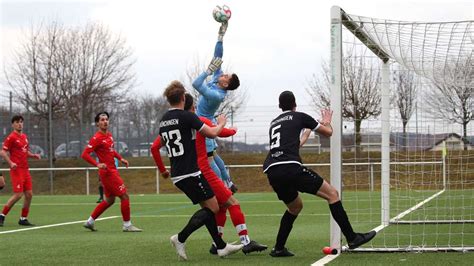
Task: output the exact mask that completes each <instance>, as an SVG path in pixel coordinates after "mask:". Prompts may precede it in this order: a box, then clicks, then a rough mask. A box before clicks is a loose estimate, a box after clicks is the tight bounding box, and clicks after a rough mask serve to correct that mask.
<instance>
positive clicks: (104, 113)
mask: <svg viewBox="0 0 474 266" xmlns="http://www.w3.org/2000/svg"><path fill="white" fill-rule="evenodd" d="M101 115H106V116H107V118H109V117H110V116H109V113H107V112H106V111H103V112H100V113H98V114H96V115H95V118H94V121H95V122H96V123H97V122H99V120H100V116H101Z"/></svg>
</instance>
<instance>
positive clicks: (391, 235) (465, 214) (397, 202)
mask: <svg viewBox="0 0 474 266" xmlns="http://www.w3.org/2000/svg"><path fill="white" fill-rule="evenodd" d="M472 24H473V21H459V22H406V21H393V20H385V19H375V18H368V17H362V16H357V15H352V14H348V13H346V12H345V11H344V10H342V9H341V8H340V7H338V6H333V7H332V8H331V25H330V27H331V28H330V34H331V37H330V41H331V45H330V49H331V55H330V91H331V109H332V110H333V121H332V125H333V135H332V137H331V150H330V151H331V155H330V156H331V158H330V161H331V168H330V170H331V176H330V180H331V184H332V185H333V186H334V187H335V188H336V190H337V191H338V192H339V194H340V196H341V199H342V201H343V202H344V206H345V208H346V211H347V212H348V214H349V219H350V220H351V222H352V224H353V225H354V227H355V228H354V229H355V230H356V231H366V230H370V229H372V230H376V231H377V232H378V236H377V237H376V238H375V239H374V241H373V243H372V242H371V243H368V244H366V245H364V246H363V247H361V248H358V249H356V250H354V251H382V252H383V251H386V252H394V251H471V250H474V233H472V229H471V228H472V227H470V226H474V225H470V223H473V222H474V207H472V206H474V147H471V146H468V147H467V146H464V147H465V148H464V149H462V150H461V149H460V150H456V149H454V150H452V151H450V154H449V156H447V155H446V147H445V146H444V148H443V149H442V150H443V151H442V152H439V150H437V149H436V145H445V143H446V141H447V139H448V138H449V137H450V136H452V135H453V133H454V132H460V131H461V129H460V128H461V127H460V126H457V125H456V124H455V123H453V122H452V121H446V119H444V120H442V119H441V118H439V117H436V116H435V115H433V110H431V111H429V110H428V109H429V107H428V106H427V101H428V100H429V97H428V95H431V94H432V93H433V90H434V89H433V88H435V87H437V86H447V87H456V88H457V87H460V88H466V87H467V88H471V90H472V86H473V85H474V81H473V79H474V77H473V74H472V73H473V72H472V65H473V63H472V62H473V61H472V59H473V58H472V50H473V48H474V45H473V43H472V38H473V35H474V34H473V29H472ZM347 57H354V58H357V60H360V62H361V63H358V62H359V61H357V60H356V63H355V64H354V65H355V66H357V67H360V68H359V69H357V70H355V71H359V72H363V71H373V69H372V67H371V66H375V67H376V69H377V70H376V71H373V72H374V73H371V74H372V75H374V76H375V77H376V78H375V79H374V80H376V81H375V82H376V83H377V88H378V93H379V95H380V113H379V114H378V115H374V117H372V118H370V119H369V118H365V119H366V121H363V122H362V123H365V124H364V125H365V128H363V130H365V131H363V132H357V133H356V132H355V130H356V129H355V128H356V127H354V129H353V130H354V132H352V133H350V132H347V131H344V128H345V127H344V123H347V119H346V120H344V119H345V118H344V117H343V107H344V106H343V104H344V103H345V102H344V97H346V96H345V94H344V93H345V89H344V86H345V84H346V83H347V82H348V81H347V79H348V77H346V76H345V75H347V73H346V72H347V70H346V71H345V70H344V68H346V67H347V66H346V65H345V64H344V63H343V62H345V61H344V60H345V59H346V58H347ZM366 64H367V65H366ZM368 65H370V67H368ZM466 68H468V69H467V70H466ZM460 69H463V70H462V71H460ZM402 73H409V74H410V75H411V76H413V77H414V80H415V83H416V84H412V85H413V86H417V87H418V91H416V97H415V98H414V99H415V101H416V102H417V104H416V107H415V108H416V109H412V111H411V113H410V115H409V116H408V118H406V117H402V114H401V109H400V111H399V112H398V111H397V110H396V109H397V106H395V104H394V101H395V100H394V99H395V96H394V91H395V90H396V86H397V84H396V82H395V76H396V75H401V74H402ZM466 73H467V74H466ZM469 86H470V87H469ZM468 92H469V91H468ZM471 93H472V92H471ZM470 97H474V95H471V96H470ZM471 101H472V99H471ZM418 105H419V106H420V107H418ZM400 108H401V107H400ZM354 109H355V107H354ZM352 119H354V118H352ZM413 120H416V121H413ZM401 124H403V130H402V129H401V126H400V125H401ZM472 124H473V123H471V124H470V125H468V126H467V127H466V125H464V130H466V129H467V131H468V135H469V134H473V133H474V127H473V126H472ZM359 125H360V123H359ZM402 132H403V133H402ZM351 134H354V136H357V135H358V134H359V135H360V134H361V135H363V134H366V135H377V136H378V137H377V138H379V139H378V143H380V144H381V145H380V152H379V153H371V152H369V151H366V152H363V151H362V148H361V146H360V144H361V143H360V138H359V140H358V141H357V137H353V138H354V141H352V142H351V141H347V138H348V137H347V136H348V135H351ZM349 137H350V136H349ZM443 137H445V138H446V139H445V140H443ZM401 140H403V141H402V143H404V144H403V145H401V144H400V141H401ZM450 141H456V140H450ZM462 141H464V145H469V144H468V143H466V141H465V140H462ZM347 143H350V144H347ZM439 143H441V144H439ZM460 145H461V144H460ZM352 150H353V152H354V156H348V157H351V158H353V160H354V161H353V162H352V163H355V164H357V163H359V162H361V163H369V164H370V170H368V168H365V167H364V166H360V165H359V166H348V165H354V164H351V162H350V161H347V160H348V159H344V158H345V157H344V156H343V155H344V153H346V152H352ZM374 161H378V162H380V164H379V165H380V167H379V168H378V169H377V177H376V178H375V179H378V180H376V182H375V185H376V189H375V191H372V190H373V189H372V188H373V185H374V178H373V173H374V170H373V164H372V163H373V162H374ZM348 162H349V163H348ZM369 171H370V172H369ZM366 176H371V177H370V178H366ZM369 183H370V184H369ZM369 188H370V189H369ZM354 217H355V218H354ZM344 243H345V241H344V239H343V237H342V235H341V231H340V228H339V227H338V225H337V224H336V223H335V221H334V220H333V219H332V218H331V220H330V245H331V247H333V248H337V249H339V250H342V251H345V250H348V249H347V246H346V245H345V244H344Z"/></svg>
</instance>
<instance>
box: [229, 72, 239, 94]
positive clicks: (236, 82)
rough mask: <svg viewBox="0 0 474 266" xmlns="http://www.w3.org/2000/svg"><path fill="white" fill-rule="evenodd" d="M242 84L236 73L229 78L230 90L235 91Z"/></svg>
mask: <svg viewBox="0 0 474 266" xmlns="http://www.w3.org/2000/svg"><path fill="white" fill-rule="evenodd" d="M239 86H240V80H239V77H237V75H236V74H232V77H231V78H230V80H229V85H228V86H227V90H228V91H233V90H235V89H237V88H238V87H239Z"/></svg>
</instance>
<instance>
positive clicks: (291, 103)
mask: <svg viewBox="0 0 474 266" xmlns="http://www.w3.org/2000/svg"><path fill="white" fill-rule="evenodd" d="M278 102H279V103H280V104H279V107H280V108H281V109H282V110H283V111H288V110H292V109H293V108H295V107H296V99H295V95H294V94H293V92H291V91H284V92H282V93H281V94H280V97H279V98H278Z"/></svg>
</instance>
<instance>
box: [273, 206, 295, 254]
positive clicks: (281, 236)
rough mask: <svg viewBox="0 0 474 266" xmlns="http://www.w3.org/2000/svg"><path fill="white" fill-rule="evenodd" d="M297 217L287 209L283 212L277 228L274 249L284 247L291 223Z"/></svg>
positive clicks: (291, 227) (291, 226)
mask: <svg viewBox="0 0 474 266" xmlns="http://www.w3.org/2000/svg"><path fill="white" fill-rule="evenodd" d="M296 218H298V215H293V214H291V213H289V212H288V210H287V211H285V214H283V217H281V221H280V229H279V230H278V235H277V241H276V244H275V250H282V249H283V248H285V244H286V240H287V239H288V236H289V235H290V232H291V229H293V223H294V221H295V220H296Z"/></svg>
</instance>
